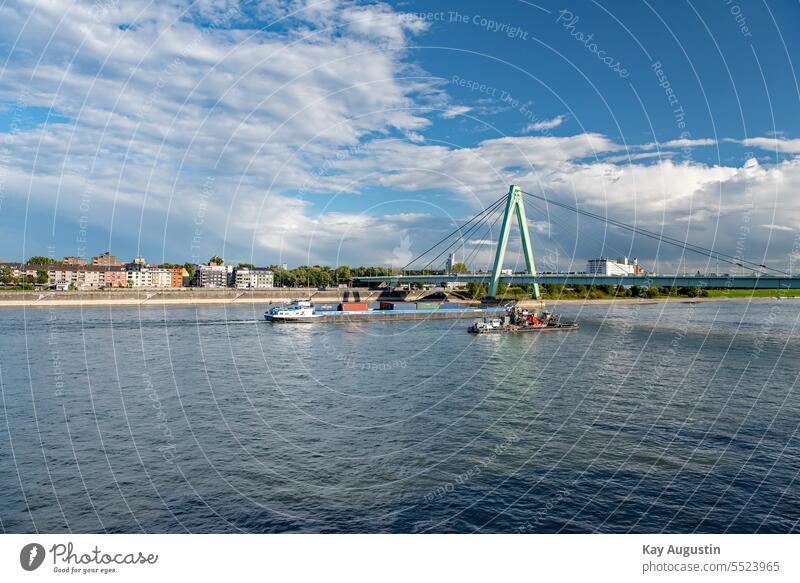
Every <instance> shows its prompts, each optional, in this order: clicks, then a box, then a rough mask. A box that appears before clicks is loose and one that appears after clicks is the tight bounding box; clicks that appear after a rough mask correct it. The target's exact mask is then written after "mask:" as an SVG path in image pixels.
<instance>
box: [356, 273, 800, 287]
mask: <svg viewBox="0 0 800 583" xmlns="http://www.w3.org/2000/svg"><path fill="white" fill-rule="evenodd" d="M490 280H491V274H489V273H484V274H464V275H397V276H390V277H361V278H358V280H357V281H361V282H364V283H380V282H385V283H396V284H399V283H432V284H436V285H443V284H445V283H451V282H452V283H469V282H476V283H488V282H489V281H490ZM500 281H501V282H503V283H506V284H510V285H530V284H534V283H538V284H540V285H542V284H556V285H625V286H631V285H639V286H652V285H658V286H664V287H672V286H676V287H701V288H727V289H800V276H795V277H790V276H772V275H761V276H755V275H680V274H659V275H619V276H618V275H591V274H588V273H577V274H542V275H523V274H515V275H501V276H500Z"/></svg>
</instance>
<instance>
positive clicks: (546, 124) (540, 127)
mask: <svg viewBox="0 0 800 583" xmlns="http://www.w3.org/2000/svg"><path fill="white" fill-rule="evenodd" d="M565 119H566V116H564V115H557V116H556V117H554V118H552V119H543V120H540V121H535V122H533V123H529V124H528V125H526V126H525V127H524V128H522V133H523V134H529V133H531V132H541V131H544V130H552V129H553V128H557V127H558V126H560V125H561V124H562V123H564V120H565Z"/></svg>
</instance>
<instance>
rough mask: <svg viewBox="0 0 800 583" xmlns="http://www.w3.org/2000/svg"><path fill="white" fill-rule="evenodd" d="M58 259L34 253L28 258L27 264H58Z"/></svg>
mask: <svg viewBox="0 0 800 583" xmlns="http://www.w3.org/2000/svg"><path fill="white" fill-rule="evenodd" d="M59 263H61V262H60V261H56V260H55V259H53V258H52V257H45V256H43V255H34V256H33V257H31V258H30V259H28V264H29V265H47V264H59Z"/></svg>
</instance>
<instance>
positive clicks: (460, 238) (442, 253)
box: [422, 201, 502, 271]
mask: <svg viewBox="0 0 800 583" xmlns="http://www.w3.org/2000/svg"><path fill="white" fill-rule="evenodd" d="M500 202H502V201H500ZM499 210H500V205H497V206H496V207H495V209H494V210H493V211H492V214H493V213H498V216H500V215H502V213H501V212H498V211H499ZM490 216H492V215H491V214H487V215H486V216H484V217H483V218H482V219H481V220H480V221H478V222H477V223H475V224H474V225H472V226H471V227H470V228H469V229H468V230H467V231H465V232H464V233H462V234H461V235H459V236H458V237H457V238H456V239H455V240H454V241H453V242H452V243H450V245H448V246H447V247H446V248H445V249H444V250H443V251H442V252H441V253H439V254H438V255H437V256H436V257H434V258H433V259H431V260H430V261H429V262H428V263H427V264H426V265H425V266H424V267H423V268H422V271H425V270H426V269H427V268H428V267H430V266H431V264H432V263H433V262H434V261H436V260H437V259H439V258H440V257H441V256H442V255H444V254H445V253H447V252H448V251H450V249H452V248H453V247H454V246H456V245H457V244H458V243H459V241H461V240H462V239H464V240H465V241H466V239H467V237H469V236H470V234H472V233H474V232H475V231H476V230H477V229H479V228H480V227H481V225H483V224H485V223H486V222H487V221H488V220H489V217H490Z"/></svg>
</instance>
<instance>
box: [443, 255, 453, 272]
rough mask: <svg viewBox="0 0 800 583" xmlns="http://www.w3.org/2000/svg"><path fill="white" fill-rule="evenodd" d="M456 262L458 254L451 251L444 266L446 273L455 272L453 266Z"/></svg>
mask: <svg viewBox="0 0 800 583" xmlns="http://www.w3.org/2000/svg"><path fill="white" fill-rule="evenodd" d="M455 264H456V254H455V253H451V254H450V256H449V257H448V258H447V264H446V265H445V267H444V270H445V272H446V273H453V266H454V265H455Z"/></svg>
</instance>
